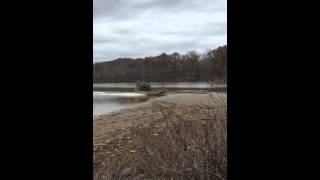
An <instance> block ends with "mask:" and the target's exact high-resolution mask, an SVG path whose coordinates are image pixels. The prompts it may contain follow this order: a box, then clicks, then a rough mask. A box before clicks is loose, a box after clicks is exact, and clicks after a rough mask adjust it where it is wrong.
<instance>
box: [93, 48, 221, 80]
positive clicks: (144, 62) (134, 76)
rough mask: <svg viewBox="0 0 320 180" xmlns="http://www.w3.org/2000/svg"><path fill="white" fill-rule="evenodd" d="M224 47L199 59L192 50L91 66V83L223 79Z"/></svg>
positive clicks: (120, 59) (121, 59) (123, 59)
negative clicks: (184, 52) (181, 53)
mask: <svg viewBox="0 0 320 180" xmlns="http://www.w3.org/2000/svg"><path fill="white" fill-rule="evenodd" d="M226 77H227V45H225V46H222V47H218V48H217V49H214V50H210V51H208V52H207V53H205V55H202V56H200V55H199V54H197V53H196V52H195V51H190V52H189V53H187V54H184V55H180V54H178V53H173V54H169V55H168V54H165V53H162V54H161V55H159V56H154V57H145V58H137V59H131V58H118V59H115V60H113V61H107V62H100V63H95V64H94V65H93V81H94V83H102V82H130V81H136V80H145V81H201V80H226Z"/></svg>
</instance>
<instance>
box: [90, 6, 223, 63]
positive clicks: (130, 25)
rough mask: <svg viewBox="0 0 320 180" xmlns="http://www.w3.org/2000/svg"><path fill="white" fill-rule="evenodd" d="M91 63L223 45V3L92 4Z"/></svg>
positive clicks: (201, 49) (200, 49) (182, 52)
mask: <svg viewBox="0 0 320 180" xmlns="http://www.w3.org/2000/svg"><path fill="white" fill-rule="evenodd" d="M93 16H94V18H93V32H94V35H93V36H94V37H93V39H94V42H93V51H94V62H99V61H108V60H113V59H115V58H119V57H131V58H137V57H145V56H156V55H159V54H160V53H162V52H166V53H173V52H178V53H181V54H184V53H186V52H188V51H190V50H197V51H204V50H206V49H209V48H216V47H217V46H221V45H225V44H227V0H93Z"/></svg>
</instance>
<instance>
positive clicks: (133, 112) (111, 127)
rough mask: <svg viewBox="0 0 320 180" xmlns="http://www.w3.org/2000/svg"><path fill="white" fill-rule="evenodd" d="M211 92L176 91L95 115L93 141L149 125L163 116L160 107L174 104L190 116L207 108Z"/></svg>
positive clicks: (103, 140)
mask: <svg viewBox="0 0 320 180" xmlns="http://www.w3.org/2000/svg"><path fill="white" fill-rule="evenodd" d="M213 95H214V96H217V95H219V96H221V97H223V98H227V94H226V93H218V92H214V93H213ZM208 100H209V93H206V94H203V93H202V94H196V93H174V94H168V95H166V96H161V97H157V98H154V99H150V100H149V101H147V102H143V103H141V104H136V105H134V106H132V107H126V108H124V109H119V110H116V111H113V112H108V113H104V114H101V115H97V116H94V117H93V118H94V119H93V137H94V139H93V141H94V144H99V143H105V141H108V139H110V138H112V137H115V136H118V135H120V134H123V133H125V132H126V131H127V129H128V128H130V127H133V126H136V125H138V124H143V125H148V124H150V123H152V122H154V121H157V120H159V119H160V118H162V114H161V112H160V110H159V108H158V106H159V105H160V104H161V105H162V106H171V105H174V106H175V107H174V108H175V110H176V111H177V112H178V113H179V114H181V115H182V116H186V117H190V116H192V115H193V113H192V111H198V112H199V111H201V110H205V106H206V105H207V104H208Z"/></svg>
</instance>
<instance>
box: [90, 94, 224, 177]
mask: <svg viewBox="0 0 320 180" xmlns="http://www.w3.org/2000/svg"><path fill="white" fill-rule="evenodd" d="M226 105H227V103H226V99H225V98H223V97H222V96H214V95H213V94H210V98H209V100H208V102H207V103H206V104H205V105H202V106H194V107H187V106H186V107H182V106H180V107H178V106H177V105H175V104H153V108H154V110H155V111H159V112H161V114H162V118H161V119H160V120H156V121H151V122H152V123H149V124H136V125H133V126H132V127H131V128H130V129H129V130H128V131H126V132H124V133H123V134H122V136H119V137H117V138H115V139H112V140H109V142H107V144H106V145H102V146H100V147H95V154H94V174H95V177H94V179H99V180H100V179H181V180H182V179H183V180H184V179H199V180H202V179H203V180H207V179H208V180H209V179H213V180H224V179H226V178H227V116H226ZM181 108H185V109H187V108H189V111H188V113H184V114H181V113H179V111H178V110H177V109H181ZM184 112H186V111H184Z"/></svg>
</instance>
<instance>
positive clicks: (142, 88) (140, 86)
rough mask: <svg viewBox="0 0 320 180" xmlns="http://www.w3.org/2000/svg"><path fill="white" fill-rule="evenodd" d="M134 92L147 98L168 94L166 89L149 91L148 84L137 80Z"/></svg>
mask: <svg viewBox="0 0 320 180" xmlns="http://www.w3.org/2000/svg"><path fill="white" fill-rule="evenodd" d="M135 92H136V93H141V94H145V95H149V96H161V95H164V94H165V93H166V92H168V90H166V89H160V90H151V86H150V84H148V83H146V82H144V81H140V80H138V81H137V82H136V87H135Z"/></svg>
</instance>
